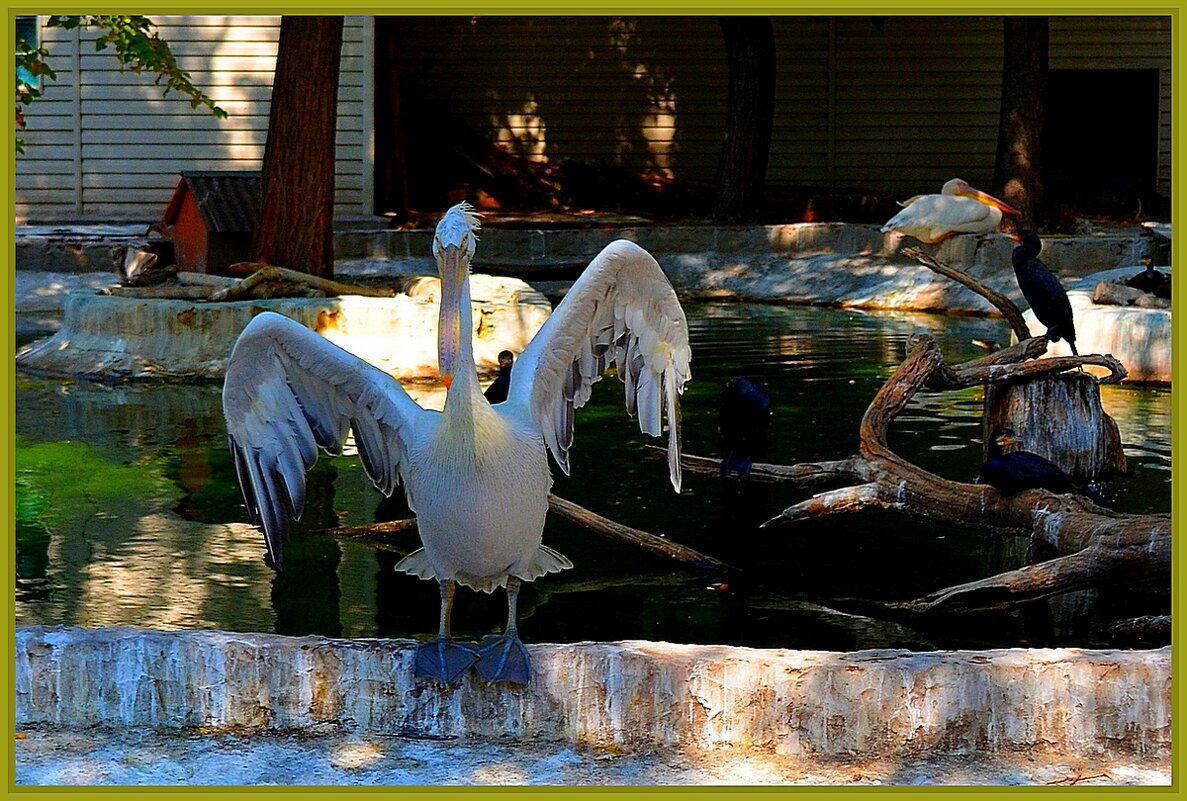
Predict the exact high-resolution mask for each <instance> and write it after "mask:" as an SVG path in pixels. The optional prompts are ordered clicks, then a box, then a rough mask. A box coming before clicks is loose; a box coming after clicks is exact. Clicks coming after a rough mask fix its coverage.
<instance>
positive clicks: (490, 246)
mask: <svg viewBox="0 0 1187 801" xmlns="http://www.w3.org/2000/svg"><path fill="white" fill-rule="evenodd" d="M143 231H144V227H143V226H131V225H127V226H118V225H111V226H27V225H24V226H17V231H16V268H17V270H18V272H22V271H29V272H42V273H65V274H72V273H94V272H98V273H108V274H115V273H118V272H119V269H120V265H122V263H123V252H124V248H125V247H126V246H127V245H128V244H129V243H130V242H134V241H142V240H143ZM619 237H624V238H627V239H631V240H633V241H636V242H638V243H639V244H640V245H642V246H643V247H645V248H647V249H648V250H649V251H651V252H652V253H653V254H654V255H655V256H656V258H657V260H658V261H659V263H660V265H661V266H662V267H663V269H664V271H665V272H666V273H667V274H668V277H669V278H670V279H671V280H672V283H673V284H674V285H675V287H676V290H677V292H679V293H680V294H681V295H682V296H684V297H687V298H690V299H702V300H722V299H730V300H751V301H776V302H786V303H805V304H815V305H846V306H853V307H860V308H880V309H900V310H914V311H950V312H957V313H985V312H988V311H990V308H991V307H990V306H989V305H988V304H987V303H986V302H985V301H984V299H982V298H980V297H979V296H977V295H975V294H973V293H972V292H970V291H969V290H967V289H965V288H964V287H961V286H958V285H956V284H954V283H953V282H952V281H950V280H948V279H946V278H942V277H940V276H936V275H933V274H932V273H931V271H929V270H927V269H926V268H925V267H923V266H921V265H920V264H918V262H916V261H914V260H913V259H909V258H907V257H905V256H903V255H902V250H903V249H904V248H906V247H911V246H919V243H918V242H916V241H915V240H914V239H911V238H909V237H902V236H900V235H898V234H882V233H881V232H879V230H878V227H877V226H875V225H856V224H846V223H794V224H787V225H765V226H715V225H664V226H646V227H630V226H627V227H617V226H616V227H609V228H567V229H553V230H533V229H522V228H497V227H488V228H485V229H484V230H483V232H482V243H481V245H480V246H479V248H478V255H477V257H476V258H475V262H474V269H475V271H476V272H491V273H495V274H509V275H515V276H518V277H520V278H523V279H524V280H527V281H529V282H532V283H535V282H537V281H550V280H572V279H573V278H575V277H576V276H577V274H578V273H579V272H580V270H581V269H582V268H583V267H584V266H585V265H586V264H588V263H589V260H590V259H591V258H593V256H594V255H595V254H596V253H597V252H598V251H599V250H601V248H603V247H604V246H605V245H606V244H607V243H609V242H610V241H611V240H613V239H616V238H619ZM431 241H432V231H431V229H410V230H390V229H381V230H377V229H366V230H364V229H358V228H355V229H349V230H340V231H338V232H336V234H335V238H334V244H335V259H336V261H335V269H336V271H337V272H339V273H340V274H341V275H343V276H368V275H408V274H428V275H433V274H435V273H436V265H435V264H434V262H433V259H432V256H431ZM1044 242H1045V248H1044V250H1043V259H1044V261H1045V262H1046V263H1047V265H1048V267H1050V269H1051V270H1052V271H1054V272H1055V273H1056V274H1058V275H1059V276H1060V277H1061V278H1063V279H1065V280H1067V279H1072V278H1078V277H1083V276H1085V275H1088V274H1091V273H1094V272H1098V271H1100V270H1106V269H1111V268H1114V267H1122V266H1129V265H1137V264H1139V263H1140V261H1141V259H1143V258H1153V259H1154V260H1155V262H1156V263H1157V264H1165V263H1167V259H1168V256H1169V251H1168V247H1167V244H1166V240H1165V238H1164V237H1162V236H1161V235H1156V234H1155V233H1154V232H1153V231H1152V230H1151V229H1150V228H1148V227H1145V226H1124V227H1116V228H1110V229H1107V230H1101V231H1099V232H1096V233H1092V234H1086V235H1080V236H1052V237H1048V238H1046V239H1045V240H1044ZM922 247H923V249H924V250H926V251H927V252H929V253H933V254H934V255H936V256H937V257H938V258H940V259H942V260H944V261H946V262H948V263H949V264H951V265H952V266H954V267H958V268H960V269H963V270H965V271H967V272H969V273H970V274H972V275H973V276H974V277H976V278H979V279H981V280H983V281H985V282H986V283H987V284H989V285H990V286H991V287H993V288H995V289H998V290H999V291H1003V292H1006V293H1007V294H1009V295H1010V296H1011V297H1014V298H1016V299H1018V300H1021V294H1020V293H1019V292H1018V290H1017V286H1015V285H1014V277H1013V271H1012V269H1011V268H1010V252H1011V250H1012V249H1013V247H1014V242H1013V240H1011V239H1010V238H1009V237H1007V236H1005V235H1004V234H993V235H990V236H985V237H979V236H973V235H962V236H954V237H951V238H949V239H948V240H946V241H945V242H943V243H941V244H939V245H936V246H931V245H924V246H922ZM19 294H20V293H19V292H18V295H19ZM41 302H42V304H43V305H44V303H45V302H46V298H45V296H42V300H41ZM20 310H21V307H20V305H18V312H19V311H20Z"/></svg>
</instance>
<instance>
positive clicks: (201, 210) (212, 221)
mask: <svg viewBox="0 0 1187 801" xmlns="http://www.w3.org/2000/svg"><path fill="white" fill-rule="evenodd" d="M259 209H260V174H259V173H258V172H183V173H182V174H181V180H180V181H178V183H177V189H176V190H174V192H173V199H172V200H170V201H169V206H168V207H167V208H166V209H165V214H164V216H163V217H162V218H161V222H162V223H163V225H164V226H165V227H166V230H168V229H169V227H172V231H173V243H174V252H175V254H176V260H177V269H179V270H187V271H191V272H199V273H213V274H216V275H228V274H230V271H229V270H228V267H230V266H231V265H232V264H235V263H236V262H241V261H248V260H249V259H250V258H251V254H250V249H251V235H252V231H254V230H255V227H256V223H257V222H258V220H259Z"/></svg>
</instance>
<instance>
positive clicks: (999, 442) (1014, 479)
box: [981, 428, 1077, 495]
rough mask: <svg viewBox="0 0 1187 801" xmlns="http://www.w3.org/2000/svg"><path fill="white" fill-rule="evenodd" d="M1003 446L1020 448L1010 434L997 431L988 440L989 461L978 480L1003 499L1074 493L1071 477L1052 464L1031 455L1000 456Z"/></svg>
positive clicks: (1015, 435)
mask: <svg viewBox="0 0 1187 801" xmlns="http://www.w3.org/2000/svg"><path fill="white" fill-rule="evenodd" d="M1006 445H1018V446H1019V447H1021V446H1022V440H1020V439H1019V438H1018V435H1017V434H1015V433H1014V432H1013V431H1012V430H1010V429H1008V428H999V429H998V430H996V431H994V432H993V436H992V437H991V438H990V439H989V458H987V459H986V460H985V464H983V465H982V466H981V480H982V481H983V482H985V483H986V484H989V485H990V486H992V487H996V488H997V489H998V491H1000V492H1001V493H1002V495H1013V494H1014V493H1016V492H1021V491H1022V490H1028V489H1036V488H1042V489H1045V490H1050V491H1051V492H1056V493H1061V494H1063V493H1068V492H1076V491H1077V490H1076V486H1075V484H1074V483H1073V482H1072V479H1071V477H1070V476H1069V475H1068V474H1067V473H1065V472H1063V470H1061V469H1060V468H1059V466H1058V465H1056V464H1055V463H1054V462H1052V461H1050V460H1049V459H1046V458H1044V457H1042V456H1039V455H1038V454H1037V453H1031V452H1030V451H1023V450H1017V451H1012V452H1010V453H1003V452H1002V448H1003V447H1004V446H1006Z"/></svg>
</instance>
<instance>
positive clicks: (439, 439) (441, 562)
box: [223, 203, 690, 683]
mask: <svg viewBox="0 0 1187 801" xmlns="http://www.w3.org/2000/svg"><path fill="white" fill-rule="evenodd" d="M478 227H479V224H478V215H477V214H475V213H473V209H472V208H471V207H470V206H469V205H468V204H466V203H460V204H458V205H457V206H454V207H453V208H451V209H449V211H447V212H446V213H445V216H444V218H442V220H441V222H440V223H439V224H438V226H437V231H436V236H435V238H434V240H433V255H434V256H435V257H436V260H437V266H438V269H439V270H440V273H441V312H440V319H439V328H438V360H439V365H440V372H441V375H442V378H443V379H444V381H445V384H446V387H447V390H446V393H447V394H446V400H445V407H444V409H443V410H442V411H440V412H436V411H430V410H426V409H423V408H421V407H420V406H419V405H417V404H416V403H415V402H414V401H413V400H412V399H411V398H409V397H408V395H407V394H406V393H405V392H404V390H403V388H402V387H401V386H400V384H399V383H398V382H397V381H396V380H395V379H394V378H392V377H391V376H389V375H387V374H386V373H384V372H383V371H382V370H379V369H378V368H376V367H373V366H371V365H369V364H367V363H366V362H363V361H362V360H360V359H358V358H356V357H355V356H353V355H351V354H350V353H347V352H346V351H344V350H342V349H341V348H339V347H337V346H336V345H334V344H332V343H330V342H328V341H327V340H325V339H323V338H322V337H321V336H319V335H318V334H316V333H314V332H312V331H310V330H309V329H307V328H305V327H304V326H302V325H300V324H299V323H297V322H295V321H293V320H290V319H289V318H287V317H283V316H281V315H278V314H273V313H270V312H265V313H262V314H260V315H258V316H257V317H255V318H254V319H253V320H252V321H251V323H249V324H248V326H247V327H246V328H245V329H244V330H243V333H242V334H241V335H240V336H239V339H238V340H237V341H236V343H235V348H234V351H233V352H232V354H231V360H230V362H229V363H228V365H227V375H226V382H225V384H224V387H223V413H224V415H225V417H226V420H227V438H228V444H229V446H230V449H231V452H232V454H233V456H234V462H235V468H236V473H237V476H238V479H239V487H240V490H241V491H242V493H243V500H244V503H245V504H246V506H247V509H248V512H249V514H250V515H251V519H252V522H253V523H255V524H256V525H259V526H262V528H263V531H264V540H265V545H266V548H267V553H268V557H269V562H270V563H271V564H272V565H273V566H274V567H276V568H277V569H279V568H280V565H281V556H282V554H281V546H282V543H283V541H284V539H285V537H286V534H287V529H288V516H289V513H290V512H291V513H292V515H293V516H294V517H300V515H301V509H302V505H303V502H304V500H305V471H306V470H308V469H309V468H310V467H311V466H312V465H313V463H314V462H315V461H316V460H317V447H316V446H321V448H322V449H324V450H325V451H326V452H328V453H330V454H337V453H340V452H341V450H342V445H343V442H344V441H345V439H346V436H347V433H348V431H349V430H351V429H353V430H354V438H355V444H356V445H357V447H358V453H359V458H360V460H361V461H362V464H363V467H364V469H365V470H366V472H367V475H368V476H369V477H370V478H371V480H372V481H373V482H374V483H375V486H376V487H377V488H378V489H379V490H381V491H382V492H383V493H384V494H385V495H390V494H391V493H392V491H393V490H394V489H395V488H396V485H397V484H398V483H399V482H400V481H402V482H403V483H404V492H405V496H406V497H407V500H408V505H409V506H410V507H411V508H412V510H413V511H414V512H415V513H416V518H417V527H418V528H419V530H420V538H421V542H422V544H423V545H424V547H423V548H421V549H420V550H417V551H415V552H414V553H411V554H409V555H408V556H407V557H405V558H404V559H403V560H401V561H400V562H399V564H397V565H396V568H397V569H398V570H402V571H404V572H406V573H410V574H412V575H415V576H419V577H420V578H422V579H435V580H436V581H437V582H439V584H440V590H441V616H440V622H439V629H438V636H437V639H436V641H434V642H429V643H424V644H422V645H421V646H420V648H419V650H418V651H417V657H416V675H417V676H418V677H421V678H434V679H437V680H439V681H443V682H446V683H452V682H454V681H456V680H457V679H458V678H459V677H460V676H461V674H462V673H463V672H464V671H465V670H466V669H467V668H468V667H470V666H471V665H474V664H475V663H477V664H476V669H477V670H478V672H479V674H480V675H482V676H483V677H484V678H485V679H487V680H488V681H494V680H498V679H502V680H505V681H511V682H517V683H526V682H527V681H528V679H529V676H530V664H529V661H528V654H527V651H526V649H525V648H524V647H523V645H522V644H521V643H520V641H519V638H518V634H517V631H516V599H517V596H518V594H519V588H520V582H521V581H532V580H533V579H535V578H537V577H538V576H541V575H544V574H545V573H552V572H555V571H558V570H563V569H565V568H568V567H572V564H571V563H570V562H569V560H568V559H566V558H565V557H564V556H562V555H561V554H559V553H557V552H556V551H554V550H552V549H551V548H548V547H547V546H545V545H542V544H541V536H542V533H543V529H544V516H545V514H546V512H547V510H548V491H549V488H550V487H551V485H552V477H551V475H550V473H549V469H548V455H547V453H548V451H551V452H552V455H553V458H554V459H555V460H556V463H557V464H558V465H560V468H561V469H562V470H563V471H565V473H566V474H567V473H568V472H569V447H570V445H572V442H573V412H574V410H575V409H578V408H580V407H581V406H582V405H584V403H585V402H586V401H587V400H588V399H589V396H590V388H591V385H592V384H593V383H594V382H596V381H598V380H600V378H601V375H602V373H603V371H604V370H605V369H606V368H607V367H609V366H610V365H612V364H613V365H616V366H617V368H618V375H619V378H621V379H622V381H623V382H624V383H625V385H626V408H627V412H628V413H629V414H632V415H633V414H635V413H636V412H637V413H638V416H639V428H640V429H641V430H642V431H644V432H645V433H647V434H650V435H652V436H658V435H659V434H660V432H661V428H662V423H663V419H664V418H665V417H666V418H667V423H668V469H669V473H670V475H671V480H672V485H673V486H674V487H675V488H676V491H677V492H679V491H680V425H679V420H680V409H679V396H680V394H681V393H682V392H683V389H684V383H685V381H686V380H687V379H688V377H689V369H688V362H689V358H690V352H689V346H688V324H687V322H686V321H685V318H684V311H683V310H682V309H681V308H680V303H679V302H678V301H677V299H676V294H675V292H673V290H672V286H671V284H669V283H668V281H667V278H666V277H665V276H664V274H663V272H662V271H661V270H660V268H659V265H658V264H657V263H656V261H655V259H654V258H652V256H651V254H649V253H648V252H647V251H645V250H643V249H642V248H641V247H639V246H638V245H635V244H633V243H631V242H627V241H625V240H619V241H616V242H612V243H611V244H609V245H607V246H606V248H605V249H604V250H603V251H602V252H601V253H599V254H598V255H597V256H596V257H595V258H594V260H593V261H592V262H590V264H589V266H588V267H587V268H586V269H585V271H584V272H583V273H582V275H581V277H580V278H579V279H578V280H577V281H576V283H574V284H573V288H572V289H571V290H570V291H569V293H568V295H567V296H566V297H565V299H564V301H563V302H562V303H560V304H559V305H558V306H557V308H556V311H555V312H553V314H552V316H551V317H550V318H549V319H548V321H547V322H546V323H545V324H544V326H543V327H542V328H541V329H540V331H539V332H538V333H537V334H536V336H535V338H534V339H533V340H532V341H531V343H530V344H529V345H528V346H527V347H526V348H525V349H524V351H523V353H521V354H520V356H519V359H518V360H517V362H516V364H515V370H514V372H513V374H512V378H511V386H510V390H509V393H508V396H507V400H506V401H505V402H503V403H500V404H498V405H497V406H493V407H492V406H491V404H490V403H489V402H488V401H487V400H486V399H485V398H484V397H483V394H482V390H481V389H480V387H479V383H478V376H477V373H476V370H475V367H474V353H473V346H472V342H471V336H472V332H473V330H474V329H473V327H472V320H471V312H470V281H469V271H470V261H471V259H472V258H473V256H474V248H475V240H476V239H477V232H478ZM394 344H397V345H398V343H394ZM455 582H458V583H461V584H464V585H466V586H467V587H470V588H472V589H475V590H480V591H482V592H488V593H489V592H493V591H494V590H495V588H496V587H500V586H505V587H506V588H507V625H506V628H505V629H504V632H503V635H502V636H498V635H491V636H490V637H488V638H487V639H486V640H485V641H484V642H483V644H482V647H480V648H477V649H475V648H472V647H468V646H466V645H463V644H460V643H455V642H450V640H449V616H450V610H451V607H452V601H453V594H454V589H455Z"/></svg>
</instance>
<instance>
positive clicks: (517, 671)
mask: <svg viewBox="0 0 1187 801" xmlns="http://www.w3.org/2000/svg"><path fill="white" fill-rule="evenodd" d="M474 669H475V670H477V671H478V675H480V676H482V678H484V679H486V680H487V681H506V682H510V683H512V684H527V683H528V680H529V679H531V677H532V660H531V659H530V658H529V657H528V649H527V648H525V647H524V644H523V643H522V642H520V641H519V637H517V636H516V635H515V634H512V633H504V634H489V635H487V636H486V637H485V638H483V640H482V646H481V647H480V648H479V649H478V664H476V665H475V666H474Z"/></svg>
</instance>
